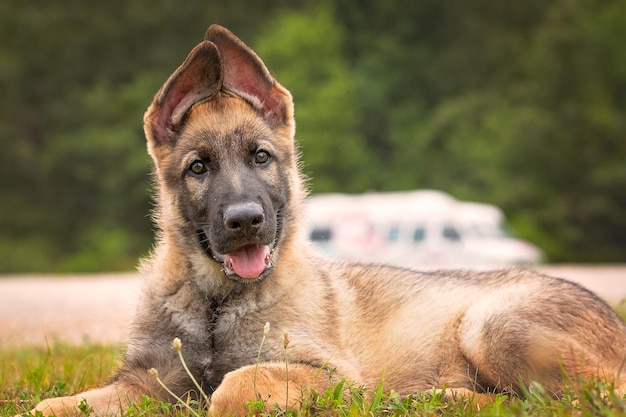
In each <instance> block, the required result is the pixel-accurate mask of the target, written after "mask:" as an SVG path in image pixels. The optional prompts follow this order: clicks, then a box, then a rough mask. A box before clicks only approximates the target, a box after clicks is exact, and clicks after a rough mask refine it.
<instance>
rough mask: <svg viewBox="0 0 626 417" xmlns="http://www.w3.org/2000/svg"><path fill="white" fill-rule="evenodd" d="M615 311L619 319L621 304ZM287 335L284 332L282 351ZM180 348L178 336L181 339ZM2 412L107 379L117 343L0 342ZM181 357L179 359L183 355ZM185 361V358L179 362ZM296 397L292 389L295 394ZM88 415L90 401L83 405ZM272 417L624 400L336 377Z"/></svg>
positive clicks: (595, 407)
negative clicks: (369, 386) (448, 390)
mask: <svg viewBox="0 0 626 417" xmlns="http://www.w3.org/2000/svg"><path fill="white" fill-rule="evenodd" d="M616 310H617V311H618V312H619V313H620V314H621V315H622V317H624V314H625V313H626V303H622V305H620V306H617V308H616ZM287 344H288V337H287V335H285V356H286V355H287ZM176 346H178V349H177V350H178V351H179V352H180V341H178V345H177V344H176V341H175V342H174V347H175V348H176ZM0 358H2V362H1V363H0V416H13V415H16V414H20V413H25V415H28V414H27V413H28V410H30V409H32V408H33V407H34V406H35V405H36V404H37V403H38V402H39V401H40V400H42V399H44V398H50V397H57V396H62V395H68V394H72V393H75V392H78V391H81V390H85V389H88V388H90V387H93V386H97V385H100V384H102V383H104V382H106V381H107V380H108V379H109V378H110V377H111V376H112V375H113V373H114V372H115V369H116V368H117V367H118V366H119V364H120V350H119V348H118V347H115V346H99V345H89V344H87V345H83V346H76V347H71V346H68V345H64V344H60V343H54V344H52V345H50V346H48V347H46V348H33V347H31V348H20V349H5V348H0ZM181 360H182V361H184V358H182V357H181ZM183 363H184V362H183ZM294 395H295V394H294ZM263 405H264V403H263V402H262V401H257V402H255V403H251V404H250V406H251V414H257V415H259V414H260V415H263V413H262V412H261V411H259V410H262V408H263ZM81 409H82V410H83V413H84V415H85V416H87V415H88V406H87V405H84V406H83V407H82V408H81ZM155 414H159V415H167V416H174V417H189V416H193V417H197V416H201V415H205V414H206V413H205V412H204V411H203V410H202V409H200V408H199V407H198V406H197V404H194V403H186V404H183V403H178V404H169V403H165V402H162V401H158V400H155V399H152V398H149V397H144V398H143V399H142V401H141V402H140V403H139V404H136V405H134V406H133V407H132V408H131V409H129V410H128V412H127V413H126V414H125V416H126V417H140V416H141V417H144V416H151V415H155ZM269 415H271V416H277V417H283V416H294V417H295V416H314V417H317V416H324V417H327V416H338V417H357V416H384V417H395V416H398V417H400V416H442V417H448V416H450V417H452V416H469V417H473V416H512V417H513V416H515V417H518V416H576V417H581V416H582V417H586V416H605V417H612V416H624V415H626V400H625V399H624V397H621V396H619V395H617V394H616V393H615V391H614V389H613V387H612V386H611V385H610V384H607V383H605V382H603V381H601V380H596V381H587V382H584V383H582V384H581V385H580V386H579V387H577V388H576V389H575V390H570V391H566V392H565V394H564V395H563V397H562V398H561V399H559V400H556V399H553V398H551V397H550V396H549V395H547V394H546V392H545V391H544V390H543V389H542V387H541V386H539V385H534V386H531V387H530V388H529V389H528V390H527V392H526V395H525V397H524V398H520V397H517V396H509V395H506V394H496V395H494V396H493V399H492V400H491V401H490V402H488V403H486V404H478V403H477V402H475V401H474V399H473V398H457V399H454V400H450V399H446V398H444V396H443V394H442V393H441V392H434V391H433V392H425V393H418V394H414V395H411V396H409V397H401V396H399V395H398V394H396V393H394V392H391V393H387V392H385V391H384V390H383V387H382V385H381V386H380V387H378V388H377V389H376V390H374V391H373V392H366V391H365V390H363V389H362V388H360V387H357V386H351V385H349V384H348V383H346V382H345V381H344V382H340V383H339V384H337V385H335V386H332V387H330V388H329V389H327V390H326V391H325V392H322V393H314V394H313V395H312V396H309V397H307V398H305V399H304V401H303V404H302V406H301V407H300V408H299V409H298V410H285V409H284V404H283V405H282V406H281V405H279V404H274V411H273V412H272V413H270V414H269Z"/></svg>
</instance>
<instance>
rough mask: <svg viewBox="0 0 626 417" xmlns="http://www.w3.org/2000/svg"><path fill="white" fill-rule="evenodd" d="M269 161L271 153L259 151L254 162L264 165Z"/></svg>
mask: <svg viewBox="0 0 626 417" xmlns="http://www.w3.org/2000/svg"><path fill="white" fill-rule="evenodd" d="M269 160H270V154H269V152H267V151H264V150H260V151H257V153H256V155H255V156H254V162H255V163H256V164H259V165H263V164H265V163H267V161H269Z"/></svg>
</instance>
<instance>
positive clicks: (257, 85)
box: [204, 25, 293, 126]
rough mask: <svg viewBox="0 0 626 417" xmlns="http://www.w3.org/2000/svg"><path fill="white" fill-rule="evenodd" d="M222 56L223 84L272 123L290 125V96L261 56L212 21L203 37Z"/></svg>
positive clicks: (291, 119) (291, 114) (291, 112)
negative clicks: (211, 43)
mask: <svg viewBox="0 0 626 417" xmlns="http://www.w3.org/2000/svg"><path fill="white" fill-rule="evenodd" d="M204 38H205V39H206V40H207V41H211V42H213V43H214V44H215V45H216V46H217V49H219V51H220V54H221V56H222V66H223V68H224V88H225V89H227V90H230V91H232V92H233V93H235V94H237V95H238V96H240V97H242V98H243V99H245V100H247V101H248V102H250V103H251V104H252V105H253V106H254V107H255V108H256V109H257V110H258V112H259V114H260V115H261V116H262V117H264V118H265V119H266V120H267V121H268V122H270V124H271V125H273V126H276V125H278V124H281V125H287V126H293V100H292V98H291V94H290V93H289V91H287V89H285V88H284V87H283V86H282V85H280V84H279V83H278V82H277V81H276V80H275V79H274V77H272V75H271V74H270V72H269V70H268V69H267V67H266V66H265V64H264V63H263V61H262V60H261V58H259V57H258V56H257V54H255V53H254V51H253V50H252V49H250V48H249V47H248V46H247V45H246V44H245V43H243V42H242V41H241V40H240V39H239V38H237V37H236V36H235V35H233V34H232V33H231V32H230V31H229V30H228V29H226V28H224V27H222V26H219V25H212V26H211V27H209V29H208V30H207V32H206V35H205V37H204Z"/></svg>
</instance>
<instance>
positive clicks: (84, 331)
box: [0, 265, 626, 347]
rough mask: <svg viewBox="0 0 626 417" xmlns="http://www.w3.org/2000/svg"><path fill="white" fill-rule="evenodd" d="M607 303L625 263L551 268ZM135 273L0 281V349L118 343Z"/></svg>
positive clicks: (131, 307) (623, 292)
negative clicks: (86, 343) (58, 343)
mask: <svg viewBox="0 0 626 417" xmlns="http://www.w3.org/2000/svg"><path fill="white" fill-rule="evenodd" d="M538 269H539V270H540V271H542V272H546V273H549V274H551V275H555V276H560V277H563V278H567V279H570V280H572V281H575V282H578V283H580V284H582V285H583V286H586V287H587V288H589V289H591V290H592V291H594V292H596V293H597V294H598V295H599V296H600V297H602V298H604V299H606V300H607V301H608V302H609V303H612V304H615V303H617V302H619V301H621V300H622V299H624V298H626V265H615V266H609V265H594V266H587V265H555V266H542V267H540V268H538ZM140 286H141V280H140V278H139V277H138V275H137V274H102V275H86V276H80V275H71V276H50V275H43V276H12V277H9V276H5V277H0V346H2V347H15V346H24V345H40V346H41V345H45V344H47V343H53V342H55V341H63V342H66V343H70V344H79V343H84V342H91V343H106V344H109V343H124V341H125V340H126V334H127V332H128V328H129V324H130V320H131V318H132V316H133V314H134V311H135V306H136V303H137V299H138V297H139V293H140Z"/></svg>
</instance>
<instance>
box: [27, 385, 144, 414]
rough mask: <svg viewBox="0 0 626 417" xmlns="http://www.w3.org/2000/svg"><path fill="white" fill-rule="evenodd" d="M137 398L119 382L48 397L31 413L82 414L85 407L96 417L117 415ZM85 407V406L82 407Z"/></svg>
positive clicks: (136, 395)
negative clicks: (72, 393)
mask: <svg viewBox="0 0 626 417" xmlns="http://www.w3.org/2000/svg"><path fill="white" fill-rule="evenodd" d="M137 399H139V395H138V394H136V393H133V391H132V390H131V389H129V387H125V386H120V385H119V384H115V383H113V384H110V385H106V386H104V387H102V388H96V389H93V390H89V391H85V392H83V393H80V394H76V395H72V396H68V397H58V398H50V399H47V400H44V401H42V402H40V403H39V404H37V406H36V407H35V408H34V409H33V410H32V411H31V413H32V414H36V413H37V412H41V414H42V415H44V416H57V417H61V416H67V417H73V416H84V415H85V411H86V410H87V407H88V409H89V410H91V414H90V415H94V416H98V417H101V416H102V417H109V416H119V415H121V414H122V413H123V412H124V411H125V410H126V409H128V405H129V404H131V403H132V402H134V401H136V400H137ZM83 407H85V408H83Z"/></svg>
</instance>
